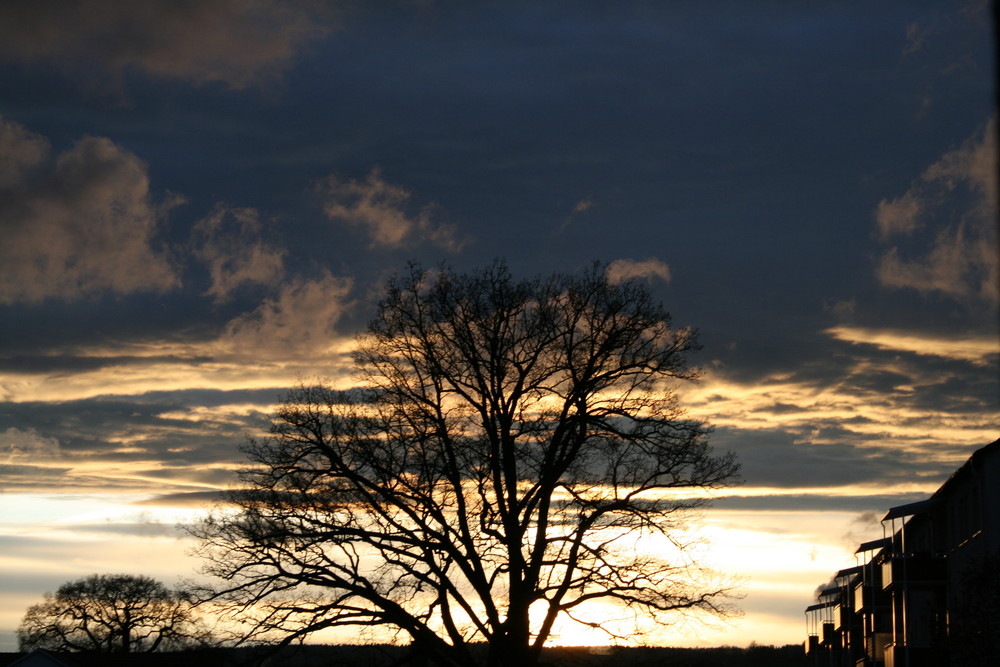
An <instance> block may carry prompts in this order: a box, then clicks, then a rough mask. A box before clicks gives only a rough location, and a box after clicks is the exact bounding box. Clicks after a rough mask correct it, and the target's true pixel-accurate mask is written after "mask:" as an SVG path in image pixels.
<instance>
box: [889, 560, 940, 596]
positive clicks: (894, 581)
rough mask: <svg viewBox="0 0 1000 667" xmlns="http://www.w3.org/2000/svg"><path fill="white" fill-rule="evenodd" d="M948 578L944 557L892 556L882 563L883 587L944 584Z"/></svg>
mask: <svg viewBox="0 0 1000 667" xmlns="http://www.w3.org/2000/svg"><path fill="white" fill-rule="evenodd" d="M947 577H948V571H947V563H946V562H945V559H944V557H943V556H926V555H912V556H892V557H890V558H889V559H888V560H885V561H883V563H882V587H883V588H884V589H889V588H891V587H899V586H907V585H912V584H920V583H927V584H931V583H943V582H944V581H945V580H946V579H947Z"/></svg>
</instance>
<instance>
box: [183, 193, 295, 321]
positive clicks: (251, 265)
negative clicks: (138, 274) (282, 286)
mask: <svg viewBox="0 0 1000 667" xmlns="http://www.w3.org/2000/svg"><path fill="white" fill-rule="evenodd" d="M261 228H262V224H261V220H260V215H259V214H258V213H257V211H256V210H255V209H252V208H228V207H225V206H222V205H218V206H216V207H215V210H214V211H212V213H210V214H209V215H207V216H206V217H204V218H202V219H201V220H199V221H198V223H197V224H196V225H195V227H194V231H193V234H192V242H193V244H194V246H195V247H194V255H195V257H197V258H198V259H199V260H201V261H202V262H204V263H205V264H206V265H207V266H208V270H209V275H210V278H211V285H210V286H209V288H208V290H207V292H206V294H207V295H208V296H211V297H213V298H214V299H215V301H217V302H218V301H225V300H227V299H228V298H229V297H230V296H231V295H232V294H233V292H234V291H235V290H237V289H238V288H239V287H240V286H242V285H246V284H260V285H273V284H275V283H276V282H277V281H278V280H279V279H280V278H281V277H282V275H283V274H284V255H285V252H284V250H282V249H280V248H276V247H274V246H271V245H269V244H268V243H266V242H265V241H264V240H263V239H262V238H261Z"/></svg>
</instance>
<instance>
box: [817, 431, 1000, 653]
mask: <svg viewBox="0 0 1000 667" xmlns="http://www.w3.org/2000/svg"><path fill="white" fill-rule="evenodd" d="M882 526H883V530H884V534H885V537H884V538H882V539H879V540H873V541H871V542H865V543H864V544H861V545H860V546H859V547H858V549H857V551H856V552H855V561H856V562H855V566H854V567H849V568H846V569H843V570H840V571H839V572H837V573H836V574H835V575H834V576H833V578H832V579H831V582H830V584H829V585H828V586H827V587H825V588H823V589H822V590H821V591H820V592H819V595H818V596H817V601H816V603H815V604H812V605H810V606H809V607H807V608H806V626H807V635H808V636H807V640H806V654H807V655H808V657H809V664H810V665H829V666H831V667H832V666H845V667H942V666H948V665H950V666H951V667H974V666H975V667H978V666H979V665H994V664H996V662H995V661H996V660H997V655H1000V440H997V441H996V442H993V443H992V444H989V445H987V446H985V447H983V448H981V449H979V450H977V451H976V452H975V453H973V455H972V456H971V457H970V458H969V460H968V461H966V462H965V464H964V465H962V467H960V468H959V469H958V470H956V471H955V472H954V473H953V474H952V475H951V477H949V478H948V481H946V482H945V483H944V484H943V485H942V486H941V488H939V489H938V490H937V491H936V492H935V493H934V494H933V495H932V496H931V497H930V498H928V499H926V500H922V501H920V502H916V503H910V504H907V505H901V506H899V507H893V508H891V509H889V511H888V512H887V513H886V515H885V517H884V518H883V519H882Z"/></svg>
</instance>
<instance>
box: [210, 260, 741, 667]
mask: <svg viewBox="0 0 1000 667" xmlns="http://www.w3.org/2000/svg"><path fill="white" fill-rule="evenodd" d="M696 348H697V343H696V340H695V335H694V333H693V332H692V331H690V330H686V329H682V330H676V329H672V328H671V326H670V318H669V315H668V313H667V312H665V311H664V310H663V309H662V307H661V306H659V305H658V304H656V303H654V302H653V300H652V298H651V295H650V292H649V289H648V287H647V286H646V285H644V284H643V283H641V282H638V281H625V282H622V283H618V284H615V283H612V282H610V281H609V280H608V278H607V276H606V273H605V271H604V269H603V267H601V266H599V265H595V266H594V267H592V268H591V269H589V270H587V271H585V272H583V273H581V274H579V275H569V276H567V275H556V276H553V277H551V278H549V279H544V280H543V279H535V280H523V281H518V280H515V279H513V278H512V277H511V275H510V274H509V271H508V270H507V268H506V266H505V265H504V264H503V263H501V262H497V263H494V264H493V265H492V266H491V267H489V268H487V269H485V270H482V271H479V272H476V273H472V274H456V273H454V272H453V271H451V270H449V269H447V268H444V269H441V270H439V271H425V270H422V269H420V268H419V267H416V266H411V268H410V271H409V273H408V274H407V275H404V276H403V277H402V278H394V279H393V280H391V281H390V282H389V284H388V287H387V292H386V295H385V297H384V299H383V300H382V301H381V303H380V305H379V308H378V312H377V315H376V317H375V319H374V320H373V321H372V322H371V323H370V325H369V327H368V331H367V333H366V334H365V335H362V336H360V337H359V339H358V341H357V346H356V350H355V352H354V358H355V362H356V366H357V370H358V372H359V374H360V386H362V387H363V389H355V390H353V391H347V392H338V391H334V390H332V389H330V388H328V387H325V386H300V387H298V388H297V389H295V390H293V391H292V392H291V393H290V394H289V395H288V397H287V399H286V401H285V402H284V404H283V406H282V407H281V408H280V410H279V411H278V412H277V415H276V417H275V418H274V420H273V423H272V435H271V437H270V438H267V439H264V440H261V441H251V443H250V445H249V446H248V453H249V456H250V458H251V460H252V462H253V466H252V467H251V468H250V469H248V470H246V471H245V472H244V473H243V474H242V480H243V482H244V483H245V484H244V488H243V489H242V490H237V491H234V492H232V494H231V500H232V502H233V503H235V504H236V505H237V506H238V510H239V511H238V512H236V513H233V512H232V511H231V510H220V511H217V512H216V513H214V514H213V515H212V516H210V517H209V518H207V519H206V520H205V521H204V522H202V523H201V524H200V525H199V526H198V527H197V528H195V534H196V535H197V536H199V537H200V538H201V548H200V551H201V554H202V555H203V556H205V557H206V558H207V559H208V561H207V563H208V565H207V567H206V570H207V572H208V573H211V574H214V575H217V576H219V577H222V578H223V579H224V585H222V586H221V587H220V589H218V590H217V591H216V593H215V600H216V602H219V603H222V602H225V603H228V604H230V605H233V608H234V609H235V610H237V611H238V614H240V615H241V616H242V617H243V618H246V617H247V614H249V613H251V611H254V612H256V613H258V614H259V615H258V616H256V617H255V618H254V623H255V624H256V625H255V627H254V630H253V632H254V633H269V632H272V631H281V632H282V633H285V635H284V636H285V638H286V641H291V640H293V639H295V638H301V637H302V636H304V635H305V634H306V633H310V632H314V631H316V630H320V629H323V628H329V627H334V626H380V627H382V626H384V627H389V628H395V629H396V630H397V631H401V632H403V633H405V634H406V635H408V636H409V637H410V638H411V640H412V643H413V645H414V647H415V648H416V649H417V650H419V651H421V652H422V653H423V654H424V655H425V656H427V657H428V658H429V659H431V660H432V661H434V662H436V663H438V664H443V665H471V664H476V663H477V662H478V661H479V659H480V657H477V656H479V654H478V653H477V652H476V651H477V649H475V648H474V647H475V646H476V645H480V646H481V645H483V644H485V645H486V646H487V648H486V651H485V654H484V655H485V658H484V659H485V660H486V662H487V663H488V664H490V665H504V666H514V665H517V666H523V665H532V664H536V663H537V660H538V657H539V654H540V652H541V649H542V647H543V645H544V644H545V642H546V641H547V640H548V639H549V638H550V636H551V634H552V631H553V627H554V624H555V623H556V621H557V619H559V618H560V617H566V618H570V619H574V620H578V621H579V622H582V623H585V624H587V625H593V626H595V627H599V626H601V625H602V624H601V623H598V622H596V621H595V620H594V619H593V617H588V616H587V615H586V614H585V613H583V610H584V608H585V606H586V605H587V604H588V603H593V602H597V601H606V602H611V603H614V604H615V605H618V606H620V607H621V608H623V609H624V608H630V609H632V610H633V611H635V612H637V613H639V614H640V615H642V616H643V617H646V618H651V619H653V620H658V621H664V622H668V621H669V620H670V618H671V616H672V615H673V614H676V613H677V612H685V611H691V610H701V611H704V612H709V613H711V614H722V613H724V612H725V610H726V606H727V605H726V599H727V597H728V594H729V589H728V587H727V586H726V585H724V584H720V583H718V582H714V583H711V584H710V585H709V586H708V587H707V588H705V586H704V583H705V582H704V581H698V577H697V576H695V575H696V574H698V573H699V572H700V568H698V567H697V564H696V563H694V562H693V561H691V560H690V559H685V558H680V559H673V558H669V557H668V556H667V555H666V554H664V555H662V556H651V555H647V554H643V553H640V552H638V551H636V550H635V549H634V548H633V545H634V542H635V538H636V537H637V536H639V535H657V536H660V537H661V538H665V540H664V542H663V543H664V544H672V545H674V547H676V548H677V553H679V554H683V548H684V547H685V543H684V542H683V539H682V538H681V534H682V532H681V528H682V526H683V525H684V521H683V519H684V518H685V517H686V516H687V512H685V511H686V510H690V509H693V508H696V507H699V506H702V505H703V504H704V503H705V494H704V493H701V491H703V490H707V489H713V488H717V487H721V486H725V485H728V484H731V483H734V482H735V481H737V474H738V466H737V464H736V463H735V462H734V459H733V457H732V455H731V454H730V455H723V456H714V455H712V454H711V452H710V450H709V447H708V445H707V442H706V434H707V428H706V427H705V425H704V424H702V423H700V422H698V421H695V420H692V419H689V418H686V417H685V416H684V413H683V411H682V410H681V409H680V407H679V406H678V404H677V400H676V397H675V393H674V389H673V385H672V383H673V382H675V381H677V380H689V379H693V378H694V377H695V376H696V372H695V371H694V370H692V369H691V368H690V367H689V366H688V364H687V360H686V357H687V355H688V353H689V352H690V351H692V350H694V349H696ZM605 629H608V630H609V631H610V632H613V630H610V629H609V628H608V627H605Z"/></svg>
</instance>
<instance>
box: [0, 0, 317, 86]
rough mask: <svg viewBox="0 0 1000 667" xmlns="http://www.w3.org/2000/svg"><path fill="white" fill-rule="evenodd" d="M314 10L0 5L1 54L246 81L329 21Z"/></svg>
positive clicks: (99, 2) (166, 2)
mask: <svg viewBox="0 0 1000 667" xmlns="http://www.w3.org/2000/svg"><path fill="white" fill-rule="evenodd" d="M317 10H321V11H323V13H327V14H328V13H329V11H328V10H329V7H326V8H324V5H322V4H314V3H286V2H280V0H256V1H254V2H240V1H236V0H200V1H198V2H176V1H175V0H143V1H142V2H121V1H120V0H49V1H47V2H21V3H14V2H11V3H5V4H4V5H3V8H0V60H8V61H20V62H29V63H30V62H38V61H42V62H52V63H55V64H57V65H59V66H61V67H63V68H65V69H67V70H73V69H74V68H75V67H77V66H78V65H79V64H81V63H92V62H96V63H97V64H99V65H100V66H102V67H103V69H104V70H105V71H106V72H107V73H109V74H110V75H111V76H112V77H113V78H119V77H121V75H122V73H123V71H124V70H125V69H126V68H129V67H137V68H140V69H142V70H145V71H147V72H149V73H151V74H154V75H158V76H166V77H174V78H180V79H187V80H190V81H194V82H195V83H207V82H221V83H224V84H226V85H229V86H230V87H233V88H244V87H247V86H249V85H252V84H254V83H256V82H258V81H260V80H262V79H268V78H273V77H275V76H276V75H278V74H280V72H282V71H283V70H284V69H285V68H287V67H288V66H289V65H290V64H291V62H292V60H293V59H294V57H295V55H296V53H297V51H298V50H299V49H300V48H301V47H302V46H304V45H305V44H308V43H309V42H311V41H313V40H315V39H317V38H319V37H321V36H323V35H325V34H326V33H327V32H328V31H329V27H328V26H327V25H324V23H326V22H327V20H326V18H327V17H324V16H321V15H320V14H319V12H318V11H317Z"/></svg>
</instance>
